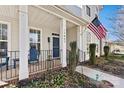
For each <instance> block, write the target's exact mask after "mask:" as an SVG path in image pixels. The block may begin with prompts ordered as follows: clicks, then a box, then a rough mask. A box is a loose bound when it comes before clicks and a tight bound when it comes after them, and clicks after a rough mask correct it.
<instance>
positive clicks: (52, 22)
mask: <svg viewBox="0 0 124 93" xmlns="http://www.w3.org/2000/svg"><path fill="white" fill-rule="evenodd" d="M59 24H60V19H59V18H58V17H56V16H54V15H52V14H50V13H47V12H45V11H43V10H40V9H38V8H36V7H33V6H29V25H30V26H34V27H42V28H43V27H47V28H49V29H52V30H58V29H59Z"/></svg>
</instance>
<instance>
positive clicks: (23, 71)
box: [19, 5, 29, 80]
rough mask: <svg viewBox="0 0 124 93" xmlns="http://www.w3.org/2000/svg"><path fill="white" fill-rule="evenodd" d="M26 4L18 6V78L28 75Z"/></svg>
mask: <svg viewBox="0 0 124 93" xmlns="http://www.w3.org/2000/svg"><path fill="white" fill-rule="evenodd" d="M28 50H29V31H28V6H26V5H25V6H24V5H22V6H19V51H20V52H19V60H20V61H19V80H23V79H26V78H28V77H29V72H28Z"/></svg>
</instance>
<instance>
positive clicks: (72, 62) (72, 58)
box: [69, 41, 78, 75]
mask: <svg viewBox="0 0 124 93" xmlns="http://www.w3.org/2000/svg"><path fill="white" fill-rule="evenodd" d="M70 48H71V50H70V51H69V72H70V74H71V75H73V73H74V71H75V68H76V65H77V61H78V52H77V43H76V41H73V42H71V43H70Z"/></svg>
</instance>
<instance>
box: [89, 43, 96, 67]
mask: <svg viewBox="0 0 124 93" xmlns="http://www.w3.org/2000/svg"><path fill="white" fill-rule="evenodd" d="M89 49H90V51H89V53H90V54H89V56H90V64H91V65H93V64H95V62H96V53H95V52H96V44H95V43H92V44H90V46H89Z"/></svg>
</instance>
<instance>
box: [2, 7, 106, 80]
mask: <svg viewBox="0 0 124 93" xmlns="http://www.w3.org/2000/svg"><path fill="white" fill-rule="evenodd" d="M102 7H103V6H92V5H88V6H84V5H83V6H76V5H61V6H58V5H55V6H52V5H39V6H38V5H30V6H17V5H16V6H0V51H1V57H2V55H7V56H8V57H10V60H11V62H10V61H9V65H15V64H14V63H13V62H12V59H14V58H19V60H18V61H19V63H17V64H19V72H18V73H19V80H22V79H25V78H28V77H29V74H30V73H29V69H28V59H29V58H28V55H29V52H28V51H29V49H30V47H31V46H32V45H33V46H35V47H36V49H37V50H38V51H39V52H40V56H39V60H40V61H42V60H46V59H47V58H49V57H50V56H51V57H52V58H53V59H55V58H60V62H61V66H62V67H66V66H67V50H69V49H70V47H69V44H70V42H72V41H77V47H78V49H80V51H81V53H80V62H83V61H84V60H88V59H89V44H90V43H96V44H97V49H96V53H97V56H100V53H101V54H103V49H102V48H103V46H104V45H105V43H104V41H105V39H103V40H102V45H101V46H100V40H98V39H97V37H96V36H95V35H94V34H93V33H92V31H90V30H89V29H88V28H87V25H88V24H89V23H90V22H91V21H92V20H93V19H94V18H95V16H96V15H98V14H99V12H100V10H101V9H102ZM100 47H101V48H100ZM47 50H51V51H52V52H51V53H50V54H49V53H48V54H47V53H46V52H45V53H44V52H42V51H47ZM5 51H8V52H7V53H5ZM47 52H49V51H47ZM84 54H85V55H84ZM43 55H46V56H45V58H43ZM84 56H85V58H84ZM12 57H14V58H12Z"/></svg>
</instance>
